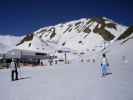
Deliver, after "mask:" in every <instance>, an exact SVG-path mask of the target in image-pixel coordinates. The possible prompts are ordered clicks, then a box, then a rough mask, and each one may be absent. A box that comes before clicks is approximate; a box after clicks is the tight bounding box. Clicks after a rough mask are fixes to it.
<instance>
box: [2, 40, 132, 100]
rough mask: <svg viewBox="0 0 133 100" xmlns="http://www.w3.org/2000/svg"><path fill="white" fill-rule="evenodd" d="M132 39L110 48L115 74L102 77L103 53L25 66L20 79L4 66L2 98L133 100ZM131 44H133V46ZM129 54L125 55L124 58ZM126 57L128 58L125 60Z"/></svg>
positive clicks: (8, 99) (109, 57)
mask: <svg viewBox="0 0 133 100" xmlns="http://www.w3.org/2000/svg"><path fill="white" fill-rule="evenodd" d="M131 43H132V41H128V42H127V43H126V44H125V45H126V48H124V47H123V46H124V45H123V46H122V47H121V46H120V45H117V43H116V44H114V45H113V46H112V47H110V48H112V49H109V50H108V51H107V52H108V53H107V57H108V59H109V63H110V66H109V68H110V71H111V72H112V74H110V75H107V76H106V77H101V71H100V59H101V56H100V55H101V54H100V53H99V54H98V55H96V58H95V59H96V62H92V59H91V57H90V62H86V59H87V58H85V57H84V62H80V59H77V60H75V61H72V62H71V63H70V64H63V63H59V64H57V65H53V66H49V65H47V66H37V67H21V69H19V70H18V71H19V77H20V78H21V79H20V80H18V81H14V82H12V81H11V78H10V69H4V70H0V82H1V85H0V98H1V99H2V100H133V95H132V93H133V88H132V84H133V79H132V78H131V77H132V75H133V73H132V72H133V67H132V65H133V62H132V59H133V55H132V51H131V50H132V46H131ZM129 45H130V46H129ZM123 56H125V59H123ZM125 60H126V61H125Z"/></svg>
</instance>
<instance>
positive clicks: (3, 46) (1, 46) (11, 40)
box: [0, 35, 24, 53]
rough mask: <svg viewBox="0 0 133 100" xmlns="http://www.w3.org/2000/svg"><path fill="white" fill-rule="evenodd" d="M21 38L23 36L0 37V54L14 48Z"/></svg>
mask: <svg viewBox="0 0 133 100" xmlns="http://www.w3.org/2000/svg"><path fill="white" fill-rule="evenodd" d="M23 38H24V36H11V35H0V53H6V52H7V51H8V50H10V49H12V48H15V47H16V44H17V43H19V42H20V41H21V39H23Z"/></svg>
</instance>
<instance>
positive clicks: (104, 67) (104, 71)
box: [101, 53, 109, 77]
mask: <svg viewBox="0 0 133 100" xmlns="http://www.w3.org/2000/svg"><path fill="white" fill-rule="evenodd" d="M108 70H109V62H108V59H107V57H106V54H105V53H103V54H102V61H101V72H102V76H103V77H104V76H105V75H108Z"/></svg>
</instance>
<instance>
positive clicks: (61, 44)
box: [0, 17, 133, 53]
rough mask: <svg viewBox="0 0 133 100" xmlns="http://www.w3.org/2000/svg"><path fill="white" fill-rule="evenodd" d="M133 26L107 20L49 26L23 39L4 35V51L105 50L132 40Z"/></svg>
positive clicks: (1, 40) (1, 38)
mask: <svg viewBox="0 0 133 100" xmlns="http://www.w3.org/2000/svg"><path fill="white" fill-rule="evenodd" d="M132 33H133V26H124V25H121V24H118V23H116V22H115V21H113V20H111V19H108V18H106V17H93V18H82V19H79V20H74V21H70V22H66V23H60V24H57V25H54V26H47V27H43V28H40V29H38V30H37V31H35V32H32V33H30V34H27V35H25V36H22V37H16V36H0V48H1V49H0V50H1V52H3V51H4V52H6V51H7V50H9V48H13V47H15V45H16V44H17V45H16V47H15V48H18V49H25V50H33V51H39V52H55V51H56V50H60V49H67V50H71V51H74V52H75V53H76V52H78V53H79V52H80V53H81V52H95V51H99V50H102V49H103V48H104V47H105V46H108V45H110V44H112V43H113V41H118V40H119V41H123V43H124V42H126V41H128V40H129V39H132Z"/></svg>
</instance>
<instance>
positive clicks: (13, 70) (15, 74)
mask: <svg viewBox="0 0 133 100" xmlns="http://www.w3.org/2000/svg"><path fill="white" fill-rule="evenodd" d="M10 68H11V79H12V81H15V80H18V71H17V64H16V63H15V62H14V59H12V62H11V64H10Z"/></svg>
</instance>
